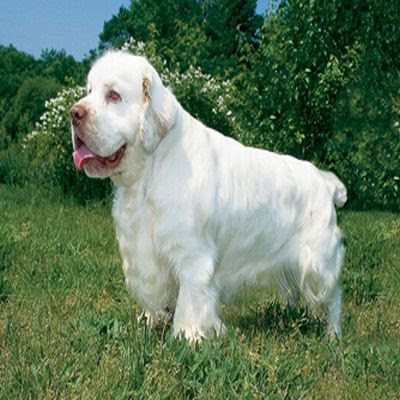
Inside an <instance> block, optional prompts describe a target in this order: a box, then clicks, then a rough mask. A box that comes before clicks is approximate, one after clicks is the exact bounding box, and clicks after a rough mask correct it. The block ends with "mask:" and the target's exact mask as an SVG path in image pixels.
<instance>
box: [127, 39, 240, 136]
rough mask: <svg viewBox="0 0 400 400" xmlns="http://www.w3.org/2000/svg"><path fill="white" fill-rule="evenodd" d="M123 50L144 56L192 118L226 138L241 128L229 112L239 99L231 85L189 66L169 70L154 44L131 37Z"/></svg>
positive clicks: (235, 133) (234, 134) (237, 132)
mask: <svg viewBox="0 0 400 400" xmlns="http://www.w3.org/2000/svg"><path fill="white" fill-rule="evenodd" d="M122 50H124V51H128V52H130V53H132V54H136V55H141V56H145V57H147V59H148V60H149V61H150V62H151V64H152V65H153V66H154V68H155V69H156V70H157V71H158V72H159V73H160V76H161V79H162V81H163V83H164V85H166V86H169V87H171V88H172V91H173V93H174V95H175V96H176V98H177V99H178V100H179V102H180V103H181V104H182V106H183V107H184V108H185V109H186V110H187V111H189V113H190V114H192V115H193V116H194V117H196V118H197V119H199V120H200V121H202V122H203V123H205V124H206V125H207V126H210V127H211V128H214V129H216V130H218V131H220V132H222V133H224V134H226V135H229V136H237V135H238V134H239V132H240V130H241V129H240V126H239V124H238V122H237V120H236V119H235V117H234V115H233V112H232V110H231V109H230V106H231V105H233V103H234V102H235V101H237V97H238V93H237V92H236V89H235V87H234V85H233V84H232V82H230V81H229V80H224V81H220V80H218V79H216V78H214V77H212V76H211V75H210V74H205V73H204V72H203V71H202V70H201V69H200V68H199V67H194V66H192V65H191V66H190V67H189V68H188V69H187V70H186V71H181V70H180V66H179V65H176V66H175V69H174V70H171V69H170V68H169V67H168V66H167V63H166V61H165V60H162V59H161V58H160V56H159V55H158V54H157V51H156V48H155V45H154V44H153V42H149V43H148V44H145V43H143V42H139V41H136V40H135V39H133V38H131V39H130V40H129V41H128V42H126V43H125V44H124V46H123V47H122Z"/></svg>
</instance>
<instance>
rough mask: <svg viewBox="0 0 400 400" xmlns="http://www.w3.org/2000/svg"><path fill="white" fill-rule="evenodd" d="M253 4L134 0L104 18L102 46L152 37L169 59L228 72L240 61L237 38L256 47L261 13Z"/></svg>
mask: <svg viewBox="0 0 400 400" xmlns="http://www.w3.org/2000/svg"><path fill="white" fill-rule="evenodd" d="M255 10H256V0H245V1H243V0H178V1H176V0H164V1H160V2H154V1H152V0H141V1H135V0H132V2H131V7H130V8H129V9H126V8H121V9H120V11H119V13H118V15H116V16H114V17H112V18H111V19H110V21H108V22H106V23H105V25H104V29H103V32H102V33H101V34H100V41H101V47H103V48H107V47H121V46H122V44H123V43H124V42H126V41H128V40H129V38H130V37H133V38H134V39H135V40H137V41H141V42H144V43H147V42H149V41H154V42H156V43H157V50H158V52H159V54H160V56H161V57H162V58H163V59H164V60H166V61H167V63H168V64H169V65H171V66H172V65H176V64H179V65H181V67H182V68H183V69H187V68H189V66H190V65H193V66H198V67H201V68H202V70H203V71H204V72H206V73H211V74H212V75H213V76H218V75H220V76H224V77H226V76H228V74H233V73H234V69H235V68H237V67H238V65H239V58H240V46H239V42H240V41H245V42H246V43H248V44H250V45H252V46H253V48H256V44H257V32H258V29H259V28H260V27H261V24H262V17H261V16H259V15H257V14H256V12H255Z"/></svg>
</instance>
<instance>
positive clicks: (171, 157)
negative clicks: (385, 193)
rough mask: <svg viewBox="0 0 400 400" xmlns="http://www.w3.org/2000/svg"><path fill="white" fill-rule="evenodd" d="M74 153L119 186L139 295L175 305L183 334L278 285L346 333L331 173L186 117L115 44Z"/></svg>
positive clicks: (195, 332) (337, 189) (160, 312)
mask: <svg viewBox="0 0 400 400" xmlns="http://www.w3.org/2000/svg"><path fill="white" fill-rule="evenodd" d="M71 120H72V128H73V129H72V139H73V146H74V153H73V158H74V162H75V166H76V168H77V169H79V170H80V169H84V170H85V172H86V174H87V175H88V176H90V177H100V178H105V177H110V178H111V179H112V180H113V182H114V183H115V185H116V193H115V200H114V206H113V217H114V221H115V226H116V231H117V238H118V243H119V248H120V252H121V256H122V259H123V271H124V274H125V278H126V284H127V287H128V289H129V291H130V293H131V294H132V295H133V296H134V298H135V299H136V300H137V301H138V302H139V303H140V304H141V306H142V307H143V308H144V310H145V313H146V315H147V317H148V318H149V319H150V320H151V322H156V321H157V320H159V319H160V318H163V317H164V316H165V314H166V313H167V312H169V311H173V332H174V335H179V334H183V335H184V336H185V337H186V338H188V339H190V340H198V339H200V338H202V337H209V336H211V335H213V334H220V333H223V332H224V331H225V327H224V325H223V323H222V322H221V320H220V317H219V315H218V303H219V302H220V301H226V300H228V299H229V298H230V297H231V296H232V295H233V294H234V293H236V292H238V291H239V290H240V289H242V288H244V287H249V286H252V285H253V286H254V285H255V286H266V285H270V284H272V283H275V284H277V285H278V286H279V288H280V290H281V292H282V294H283V296H284V297H285V298H286V300H287V301H288V302H290V303H293V304H295V303H296V301H297V299H298V297H299V295H300V294H302V295H303V296H304V298H305V299H306V301H307V302H308V303H309V304H310V305H311V306H312V307H313V308H315V307H316V306H319V307H322V309H323V310H325V311H326V314H327V321H328V332H329V333H330V334H331V335H333V336H339V335H340V289H339V285H338V279H339V273H340V269H341V265H342V263H343V257H344V246H343V244H342V235H341V233H340V230H339V228H338V227H337V224H336V212H335V207H334V204H336V205H338V206H341V205H343V204H344V202H345V201H346V188H345V187H344V185H343V184H342V183H341V182H340V180H339V179H338V178H337V177H336V176H335V175H334V174H332V173H330V172H325V171H321V170H319V169H317V168H316V167H315V166H313V165H312V164H310V163H308V162H305V161H300V160H297V159H295V158H293V157H290V156H286V155H278V154H275V153H271V152H269V151H265V150H259V149H255V148H250V147H245V146H243V145H242V144H240V143H238V142H237V141H235V140H233V139H230V138H228V137H225V136H223V135H222V134H220V133H219V132H216V131H215V130H213V129H210V128H208V127H206V126H204V125H203V124H202V123H201V122H200V121H198V120H196V119H195V118H193V117H192V116H191V115H189V114H188V113H187V112H186V111H185V110H184V109H183V108H182V107H181V105H180V104H179V103H178V101H177V100H176V98H175V97H174V95H173V94H172V93H171V91H170V90H169V89H168V88H166V87H164V86H163V84H162V82H161V80H160V77H159V75H158V74H157V72H156V71H155V70H154V68H153V67H152V66H151V65H150V63H149V62H148V61H147V60H146V59H145V58H143V57H138V56H133V55H130V54H128V53H124V52H118V51H109V52H107V53H106V54H105V55H103V56H102V57H101V58H100V59H99V60H97V62H96V63H95V64H94V65H93V67H92V69H91V71H90V73H89V75H88V92H87V96H86V97H84V98H83V99H81V100H80V101H79V102H77V103H76V104H75V105H74V106H73V107H72V109H71Z"/></svg>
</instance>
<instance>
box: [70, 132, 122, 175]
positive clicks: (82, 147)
mask: <svg viewBox="0 0 400 400" xmlns="http://www.w3.org/2000/svg"><path fill="white" fill-rule="evenodd" d="M74 142H75V143H74V144H75V151H74V152H73V154H72V157H73V159H74V164H75V168H76V169H77V170H78V171H80V170H81V169H83V167H84V166H85V165H86V164H87V163H88V162H89V161H91V160H93V161H94V163H95V164H96V167H97V168H98V169H103V168H109V169H113V168H115V167H117V166H118V164H119V163H120V162H121V159H122V157H123V156H124V153H125V150H126V146H127V145H126V143H125V144H124V145H123V146H121V147H120V148H119V149H118V150H117V151H116V152H115V153H113V154H111V155H110V156H108V157H101V156H99V155H98V154H96V153H95V152H93V151H92V150H90V149H89V148H88V147H87V146H86V144H85V143H84V142H83V140H81V138H80V137H79V136H78V135H75V137H74Z"/></svg>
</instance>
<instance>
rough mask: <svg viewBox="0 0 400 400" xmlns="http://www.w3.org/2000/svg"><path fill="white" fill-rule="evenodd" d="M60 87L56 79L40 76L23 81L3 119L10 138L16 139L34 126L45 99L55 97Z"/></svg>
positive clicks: (40, 113) (43, 108)
mask: <svg viewBox="0 0 400 400" xmlns="http://www.w3.org/2000/svg"><path fill="white" fill-rule="evenodd" d="M60 87H61V85H60V84H59V83H57V82H56V81H55V80H54V79H50V78H43V77H39V76H38V77H35V78H27V79H26V80H25V81H24V82H23V84H22V85H21V86H20V88H19V89H18V92H17V95H16V96H15V99H14V101H13V104H12V106H11V107H10V108H9V110H8V111H7V113H6V114H5V116H4V119H3V127H4V130H5V131H6V132H7V133H8V138H9V140H11V141H15V140H17V139H18V138H19V137H21V136H22V135H24V134H27V133H29V132H30V131H31V130H32V129H33V128H34V125H35V122H37V121H38V120H39V118H40V116H41V115H42V114H43V112H44V110H45V101H46V100H48V99H50V98H52V97H54V96H55V95H56V94H57V92H58V90H59V89H60ZM3 140H4V139H3Z"/></svg>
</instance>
